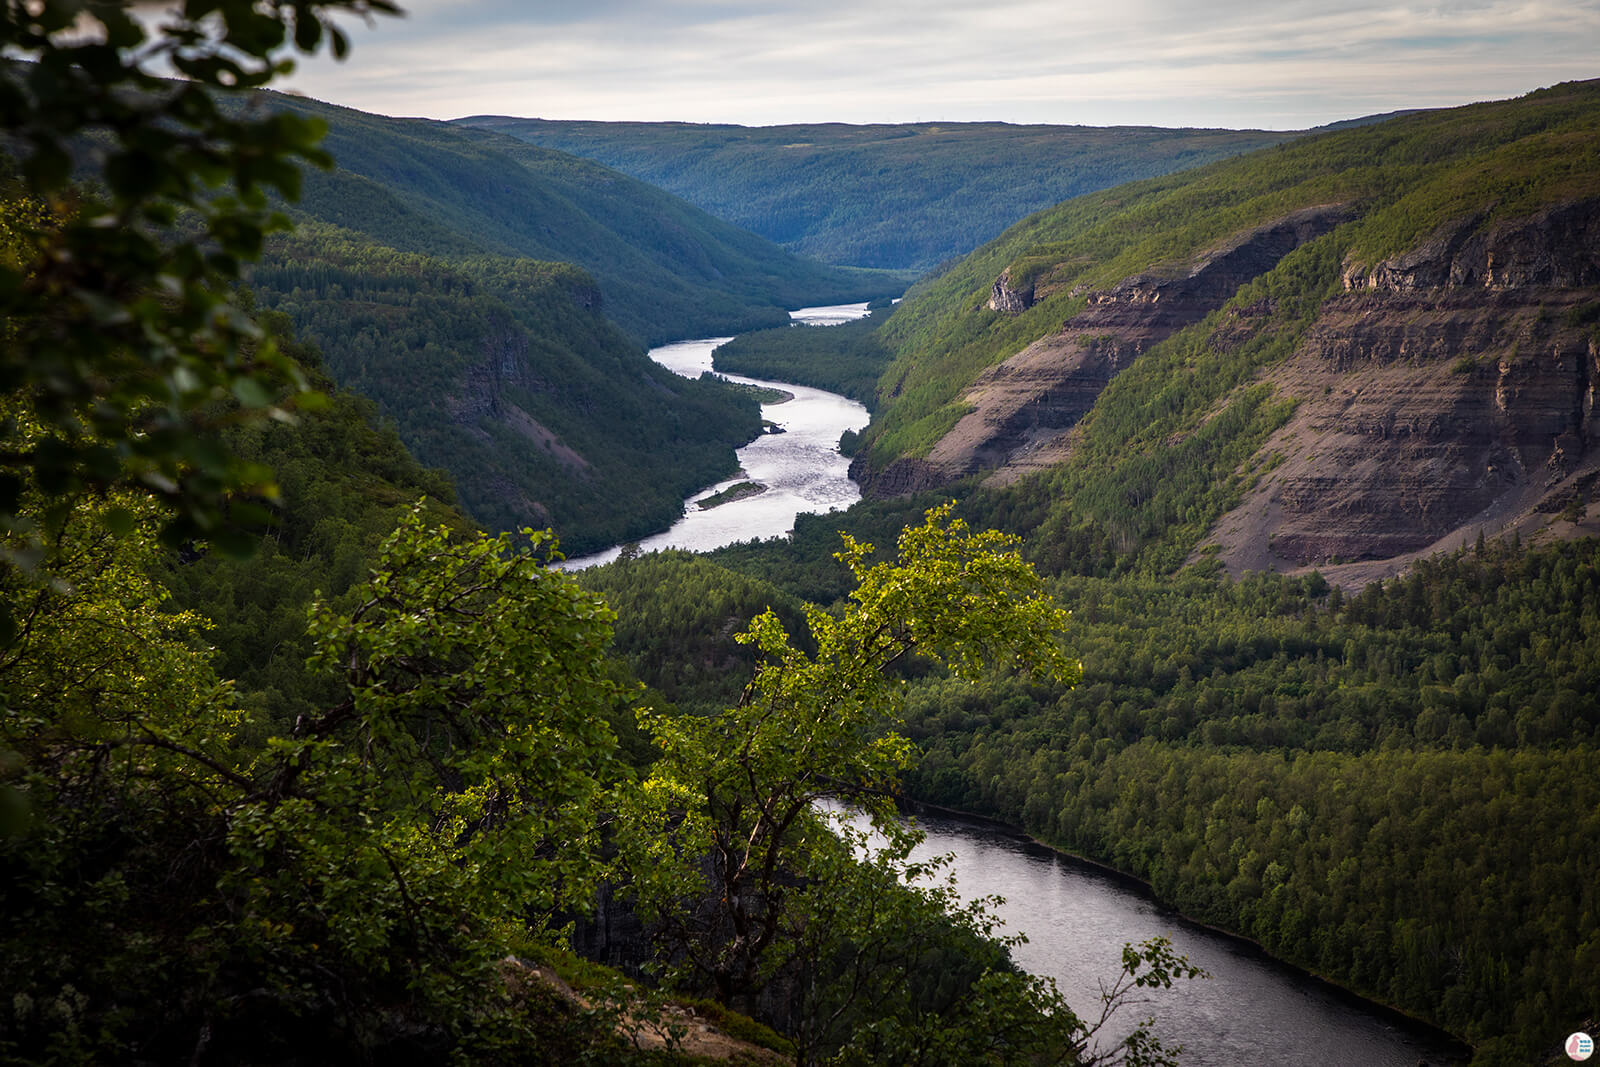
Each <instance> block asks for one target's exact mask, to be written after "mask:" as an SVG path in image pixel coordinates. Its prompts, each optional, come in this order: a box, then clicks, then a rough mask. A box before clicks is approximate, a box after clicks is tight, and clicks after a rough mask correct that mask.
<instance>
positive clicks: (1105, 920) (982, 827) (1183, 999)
mask: <svg viewBox="0 0 1600 1067" xmlns="http://www.w3.org/2000/svg"><path fill="white" fill-rule="evenodd" d="M917 821H918V823H919V825H921V826H922V828H923V830H924V831H926V833H927V835H928V838H927V840H926V841H925V842H924V843H923V845H922V846H921V847H920V848H919V850H918V851H917V853H916V854H915V858H918V859H926V858H928V857H931V856H934V855H940V854H949V855H951V856H952V862H951V868H950V869H951V871H952V872H953V873H954V874H955V876H956V887H957V889H958V891H959V892H960V894H961V896H962V897H963V899H968V900H970V899H973V898H976V897H983V896H990V895H995V894H998V895H999V896H1001V897H1004V898H1005V904H1003V905H1002V906H1000V907H999V908H998V909H996V910H997V913H998V914H999V916H1000V917H1001V918H1002V919H1004V920H1005V932H1007V933H1021V934H1024V935H1026V936H1027V938H1028V942H1027V944H1024V945H1021V946H1019V947H1018V948H1017V949H1015V950H1014V951H1013V956H1014V958H1015V959H1016V961H1017V963H1018V965H1019V966H1021V967H1022V968H1024V969H1025V970H1028V971H1031V972H1032V973H1034V974H1038V975H1043V976H1046V977H1050V978H1054V979H1055V980H1056V985H1057V986H1058V987H1059V988H1060V990H1061V993H1062V995H1063V996H1064V997H1065V998H1066V1000H1067V1003H1068V1004H1071V1005H1072V1006H1073V1008H1074V1010H1076V1011H1077V1012H1078V1013H1079V1014H1080V1015H1087V1014H1089V1013H1090V1012H1091V1011H1098V1005H1099V986H1098V984H1097V983H1098V982H1099V981H1101V980H1105V981H1106V982H1108V983H1109V982H1110V981H1111V980H1112V979H1113V978H1115V977H1116V974H1117V971H1118V969H1119V968H1120V967H1121V965H1122V946H1123V944H1124V943H1125V942H1134V943H1138V942H1140V941H1143V940H1145V939H1147V938H1150V937H1154V936H1156V935H1158V934H1160V935H1165V936H1167V937H1169V938H1171V939H1172V943H1173V947H1174V948H1175V949H1176V950H1177V951H1178V952H1181V953H1183V954H1184V955H1186V956H1188V957H1189V960H1190V962H1192V963H1194V964H1196V965H1197V966H1199V967H1201V968H1203V969H1204V970H1206V971H1207V972H1208V973H1209V974H1210V975H1211V977H1210V978H1206V979H1198V980H1195V981H1190V982H1180V983H1178V984H1176V985H1174V986H1173V988H1172V989H1170V990H1161V991H1158V992H1156V993H1153V994H1152V995H1151V996H1150V997H1149V998H1148V1000H1147V1001H1146V1002H1145V1003H1142V1004H1138V1005H1134V1006H1132V1007H1129V1008H1126V1009H1124V1011H1123V1012H1122V1013H1120V1014H1119V1015H1118V1016H1117V1017H1116V1018H1115V1019H1114V1020H1113V1022H1112V1023H1111V1024H1108V1029H1109V1030H1110V1031H1112V1032H1113V1033H1114V1034H1116V1036H1117V1037H1120V1036H1121V1034H1123V1033H1126V1032H1127V1030H1128V1029H1131V1027H1132V1025H1133V1024H1134V1023H1136V1022H1138V1021H1139V1020H1140V1019H1142V1018H1144V1017H1145V1016H1148V1015H1154V1016H1155V1017H1156V1025H1155V1028H1154V1031H1155V1034H1156V1036H1157V1037H1158V1038H1159V1039H1160V1040H1161V1041H1162V1042H1164V1043H1166V1044H1169V1045H1170V1044H1181V1045H1182V1046H1183V1049H1184V1051H1183V1054H1182V1056H1181V1057H1180V1059H1181V1062H1182V1063H1183V1064H1184V1065H1185V1067H1252V1065H1256V1064H1317V1065H1319V1067H1416V1065H1417V1064H1419V1063H1424V1062H1425V1063H1428V1064H1435V1065H1439V1064H1448V1063H1457V1062H1460V1060H1461V1059H1462V1058H1463V1057H1462V1053H1463V1052H1464V1050H1463V1049H1460V1048H1458V1047H1456V1046H1455V1045H1454V1044H1453V1043H1451V1042H1449V1041H1447V1040H1445V1039H1444V1037H1443V1035H1441V1034H1438V1033H1437V1032H1435V1031H1432V1030H1429V1029H1428V1028H1426V1027H1422V1026H1419V1025H1416V1024H1413V1023H1411V1022H1409V1021H1408V1020H1405V1019H1403V1018H1401V1017H1399V1016H1393V1015H1389V1014H1388V1013H1385V1012H1383V1011H1382V1010H1381V1009H1379V1008H1377V1007H1375V1006H1374V1005H1372V1004H1370V1003H1368V1002H1367V1001H1364V1000H1361V999H1359V998H1358V997H1355V996H1352V995H1351V994H1349V993H1346V992H1345V991H1343V990H1341V989H1339V988H1337V987H1335V986H1332V985H1329V984H1328V983H1326V982H1321V981H1318V980H1316V979H1314V978H1311V977H1309V976H1307V975H1306V974H1304V973H1302V972H1300V971H1297V970H1295V969H1293V968H1291V967H1288V966H1286V965H1285V964H1282V963H1280V962H1278V961H1277V960H1274V959H1272V958H1271V957H1270V956H1268V955H1266V954H1265V953H1264V952H1262V951H1261V950H1260V949H1258V948H1256V947H1255V946H1254V945H1252V944H1250V943H1248V942H1245V941H1241V940H1239V939H1238V938H1233V937H1229V936H1227V935H1226V934H1222V933H1219V932H1217V931H1215V930H1212V929H1209V928H1207V927H1203V926H1200V925H1198V924H1196V923H1192V922H1189V921H1188V920H1186V919H1184V918H1183V917H1182V916H1181V915H1178V914H1177V913H1175V912H1173V911H1170V910H1168V909H1166V908H1163V907H1161V906H1160V905H1158V904H1157V903H1155V901H1154V900H1153V899H1152V898H1151V897H1150V895H1149V894H1148V893H1146V892H1143V891H1142V889H1141V888H1140V887H1139V886H1138V885H1137V883H1134V882H1132V881H1131V880H1129V879H1125V878H1122V877H1120V876H1118V875H1116V874H1113V873H1111V872H1109V871H1106V870H1104V869H1102V868H1098V867H1095V866H1094V865H1092V864H1088V863H1084V862H1082V861H1079V860H1075V859H1073V858H1071V857H1069V856H1063V855H1061V854H1059V853H1057V852H1054V851H1053V850H1051V849H1048V848H1045V847H1043V846H1041V845H1038V844H1035V843H1033V842H1031V841H1029V840H1027V839H1026V838H1023V837H1020V836H1018V835H1016V834H1012V833H1008V832H1006V831H1004V830H1000V829H997V828H995V827H993V826H990V825H986V824H981V823H977V822H971V821H965V820H958V819H950V818H942V817H938V816H929V815H923V816H919V817H918V820H917ZM1118 1022H1120V1023H1121V1029H1120V1030H1118V1029H1117V1023H1118ZM1105 1043H1106V1044H1109V1043H1110V1042H1105Z"/></svg>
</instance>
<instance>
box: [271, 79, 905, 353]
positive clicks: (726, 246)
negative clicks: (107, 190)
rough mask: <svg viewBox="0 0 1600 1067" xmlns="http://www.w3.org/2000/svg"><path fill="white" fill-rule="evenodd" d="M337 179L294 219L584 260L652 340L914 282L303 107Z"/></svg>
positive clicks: (511, 155) (616, 313) (543, 157)
mask: <svg viewBox="0 0 1600 1067" xmlns="http://www.w3.org/2000/svg"><path fill="white" fill-rule="evenodd" d="M270 103H271V106H272V107H274V108H280V109H288V110H292V111H293V112H295V113H296V114H301V115H306V116H310V117H315V118H318V119H321V120H322V121H324V122H326V123H327V124H328V134H327V136H326V137H325V138H324V140H323V146H324V147H325V148H326V149H327V150H328V151H329V152H330V153H331V154H332V155H333V157H334V159H335V160H336V161H337V164H338V165H337V168H336V169H334V170H332V171H328V172H322V171H317V170H314V169H310V170H307V172H306V176H305V187H304V190H303V192H302V195H301V197H300V200H299V202H298V203H297V204H296V205H295V208H294V210H295V213H296V214H297V215H298V216H299V217H301V218H308V219H316V220H319V221H323V222H329V223H333V224H335V225H338V226H342V227H344V228H346V229H351V230H355V231H357V232H360V233H363V234H365V235H367V236H368V237H370V238H372V239H373V240H374V241H376V242H378V243H379V244H383V245H387V246H388V247H391V248H394V249H397V250H399V251H403V252H419V253H424V254H428V255H433V256H446V257H452V256H460V255H470V254H474V253H477V254H494V255H503V256H514V257H515V256H520V257H527V258H529V259H536V260H546V261H553V262H562V263H573V264H576V265H577V266H579V267H582V268H583V269H584V270H586V271H588V272H589V274H591V275H592V276H593V277H594V279H595V281H596V283H597V285H598V286H599V288H600V292H601V295H602V297H603V299H604V301H605V307H606V315H607V317H608V318H610V319H611V320H612V321H613V322H615V323H616V324H617V325H618V326H620V327H622V329H623V330H624V331H625V332H627V333H628V334H630V335H631V336H633V337H634V338H636V339H638V340H640V341H643V342H645V343H647V344H660V343H662V342H664V341H675V340H681V339H684V338H688V337H714V336H717V335H720V334H727V333H734V332H737V331H739V330H747V329H753V328H755V327H757V326H762V325H775V324H777V323H780V322H783V321H784V319H785V316H784V311H785V309H788V308H796V307H804V306H807V305H813V304H837V303H845V302H848V301H852V300H866V299H869V298H871V297H876V296H884V295H899V292H900V290H901V289H902V288H904V280H903V278H902V277H901V276H896V275H885V274H883V273H882V272H871V271H851V270H841V269H839V268H837V267H829V266H825V265H824V264H822V263H819V262H817V261H816V260H814V259H810V258H805V257H803V256H799V255H795V254H793V253H791V252H787V251H785V250H784V249H781V248H778V247H776V246H775V245H774V244H773V243H772V242H770V241H768V240H763V239H762V238H760V237H758V236H756V235H754V234H752V233H750V232H749V231H748V230H746V229H741V228H740V227H739V226H737V225H732V224H730V223H728V222H725V221H723V220H721V219H720V218H716V217H713V216H712V215H710V214H708V213H706V212H705V211H703V210H701V209H698V208H695V207H693V206H691V205H690V204H688V203H686V202H684V201H683V200H680V199H678V198H677V197H675V196H672V195H670V194H669V193H665V192H662V191H661V190H660V189H657V188H655V187H654V186H651V185H648V184H646V183H645V182H642V181H639V180H637V179H635V178H630V177H628V176H627V175H626V174H623V173H619V172H617V171H615V170H611V169H608V168H606V167H604V166H600V165H598V164H596V163H593V162H590V161H589V160H586V159H580V158H578V157H576V156H573V155H568V154H566V153H564V152H558V151H550V150H543V149H538V148H535V147H533V146H531V145H528V144H525V143H523V142H521V141H518V140H516V139H515V138H511V137H506V136H499V135H496V134H493V133H490V132H487V131H480V130H471V129H464V128H461V127H458V126H454V125H451V124H449V123H442V122H431V121H427V120H423V119H395V118H389V117H387V116H383V115H370V114H367V113H365V112H360V111H354V110H352V109H350V108H342V107H337V106H335V105H332V104H323V103H320V102H317V101H313V100H307V99H304V98H301V97H292V96H281V95H274V96H272V97H270Z"/></svg>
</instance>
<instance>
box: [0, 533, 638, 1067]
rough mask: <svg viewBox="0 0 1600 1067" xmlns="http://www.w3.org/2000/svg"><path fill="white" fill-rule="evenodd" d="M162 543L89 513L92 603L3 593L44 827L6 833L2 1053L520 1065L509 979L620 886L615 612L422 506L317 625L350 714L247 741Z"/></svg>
mask: <svg viewBox="0 0 1600 1067" xmlns="http://www.w3.org/2000/svg"><path fill="white" fill-rule="evenodd" d="M120 506H124V507H135V506H136V505H135V504H134V503H133V502H122V503H121V504H120ZM147 510H148V511H151V512H153V511H154V509H153V508H148V509H147ZM153 526H154V521H153V515H151V516H147V517H146V518H145V519H144V520H143V521H142V523H141V526H140V527H139V530H138V531H137V533H136V535H130V536H128V537H124V538H115V537H113V536H111V535H109V534H108V533H106V532H105V530H104V527H103V523H101V522H100V516H99V515H97V514H96V508H95V507H94V506H86V507H83V508H79V509H77V510H75V511H74V513H73V515H72V517H71V519H70V521H69V522H68V524H67V525H66V527H65V528H64V532H63V537H62V539H61V540H60V541H59V542H58V546H57V552H58V555H55V556H53V557H52V558H51V560H49V565H50V567H51V571H52V573H54V574H56V575H58V576H59V577H60V578H61V579H63V580H71V581H72V583H73V584H72V586H71V587H70V588H69V587H67V586H66V585H65V584H62V585H58V586H52V587H48V588H46V589H43V590H40V589H37V588H35V587H34V586H32V585H31V584H29V583H23V584H20V585H19V584H18V575H17V572H15V571H12V572H10V575H9V580H8V584H7V587H6V589H5V593H6V596H7V598H8V600H10V601H11V602H12V603H13V604H18V605H25V606H26V609H27V610H26V613H25V617H26V618H27V621H28V626H27V628H26V631H25V637H24V639H23V640H22V641H21V642H19V643H17V644H15V645H14V646H13V647H12V649H11V650H10V651H9V652H8V654H7V658H6V660H5V662H4V664H3V665H0V666H3V670H0V685H3V687H4V688H3V692H0V695H3V697H4V703H3V706H4V708H5V711H4V730H3V733H0V742H3V744H4V745H5V746H6V747H7V748H8V749H11V750H13V751H15V752H16V753H17V755H18V761H19V766H18V767H17V768H16V771H15V774H14V775H13V776H12V777H13V780H14V781H16V782H17V783H19V786H20V789H21V791H22V793H23V795H24V796H25V798H26V799H27V801H28V807H29V812H30V819H29V822H28V824H27V827H26V829H25V830H24V831H23V832H22V833H20V834H16V835H9V836H8V837H7V838H6V839H4V840H3V841H0V851H3V853H4V856H5V863H4V864H3V865H0V866H3V869H4V870H5V872H6V874H5V877H4V879H3V881H0V897H3V899H4V904H5V908H6V911H7V914H10V915H15V916H26V917H27V921H26V922H23V923H17V924H9V925H8V927H7V932H6V934H5V936H4V944H3V951H0V968H3V973H4V976H5V984H6V987H7V988H8V989H10V990H12V991H13V992H14V995H13V997H12V999H11V1001H10V1003H8V1005H7V1012H6V1014H5V1015H4V1016H0V1041H3V1042H4V1043H5V1048H6V1051H7V1053H8V1055H15V1056H21V1057H23V1058H26V1059H32V1058H44V1057H64V1058H68V1059H74V1060H76V1059H85V1060H103V1059H107V1058H117V1059H120V1058H124V1057H126V1056H127V1055H128V1054H129V1053H131V1052H134V1051H137V1052H138V1054H139V1055H140V1056H143V1057H153V1058H156V1059H172V1058H176V1057H177V1056H179V1055H191V1054H192V1055H199V1054H200V1053H201V1052H202V1051H205V1052H208V1054H211V1055H217V1056H220V1057H222V1058H235V1057H238V1056H240V1055H242V1054H244V1053H245V1050H246V1049H248V1050H249V1055H251V1056H252V1057H258V1058H259V1057H261V1056H263V1055H268V1056H271V1055H279V1056H281V1055H285V1054H288V1053H289V1052H291V1051H292V1050H296V1049H304V1048H306V1047H310V1046H315V1047H317V1048H318V1049H319V1050H320V1054H323V1055H335V1054H340V1053H339V1050H344V1053H343V1054H348V1055H362V1054H364V1053H363V1052H362V1050H363V1049H365V1050H366V1051H367V1052H368V1053H370V1052H371V1051H372V1050H373V1049H374V1048H381V1047H389V1048H390V1050H391V1053H393V1054H401V1053H404V1054H409V1055H416V1054H439V1053H441V1052H442V1051H443V1050H446V1049H449V1048H452V1047H454V1048H457V1049H467V1048H472V1049H477V1050H478V1051H479V1053H480V1054H481V1053H484V1052H486V1051H488V1050H490V1049H496V1048H498V1049H500V1050H501V1051H502V1052H504V1051H506V1050H508V1049H510V1048H511V1047H512V1046H511V1044H510V1042H511V1041H512V1040H513V1037H514V1035H515V1034H516V1033H517V1031H518V1028H519V1027H521V1026H523V1025H525V1022H526V1021H525V1020H524V1019H522V1018H521V1017H520V1016H519V1012H518V1010H517V1008H516V1005H514V1004H513V1003H512V1002H511V1001H510V1000H509V999H508V997H507V993H506V991H505V987H504V986H503V984H502V983H501V982H500V981H499V980H498V975H499V970H498V968H499V962H498V961H499V960H500V959H501V958H502V957H504V956H505V955H506V954H507V952H508V951H509V950H510V947H511V945H512V944H513V940H512V939H513V938H524V937H526V934H525V933H524V931H526V930H527V929H529V927H530V924H531V928H532V929H533V930H534V931H536V932H537V931H547V930H548V929H549V926H548V921H549V917H550V916H552V915H553V914H554V913H556V912H557V911H558V910H562V911H564V910H565V909H568V908H570V907H572V906H573V905H574V904H578V903H581V902H583V901H585V900H586V899H587V897H588V893H589V890H590V888H591V887H592V885H593V880H594V878H595V877H596V876H597V874H598V871H599V864H598V853H597V843H596V841H595V839H594V836H593V834H594V831H595V823H594V819H593V814H592V813H593V810H594V800H595V796H596V791H597V790H598V789H599V788H600V786H601V784H602V783H603V782H604V781H606V780H608V779H609V778H610V776H611V770H610V764H609V760H610V754H611V752H612V749H613V747H614V741H613V739H612V737H611V734H610V732H609V730H608V729H607V728H606V726H605V719H606V713H607V712H608V711H609V703H610V702H611V701H612V700H614V699H615V691H614V690H613V689H612V688H611V687H610V685H609V683H608V682H607V681H606V677H605V668H604V649H605V645H606V642H607V640H608V638H609V626H608V618H609V616H608V613H607V612H606V611H605V609H604V608H603V606H602V605H600V604H599V603H598V602H596V601H595V600H594V599H593V598H592V597H590V596H588V595H586V594H583V593H582V592H581V591H579V590H578V589H577V588H576V586H574V585H573V584H572V582H571V581H570V580H569V579H566V578H564V577H562V576H560V575H558V574H556V573H554V572H551V571H548V570H545V569H544V568H543V567H542V565H541V564H540V563H539V561H538V559H537V557H536V556H535V555H534V554H531V553H530V551H528V550H522V551H514V550H513V549H512V546H511V544H510V540H509V537H507V536H502V537H500V538H497V539H490V538H484V537H482V536H479V537H477V538H473V539H469V540H466V541H458V540H455V539H453V538H451V537H450V536H449V535H448V534H447V533H446V532H444V531H443V530H438V529H435V530H430V529H427V528H426V527H425V526H424V525H423V522H422V520H421V518H420V516H418V515H415V514H414V515H412V516H411V517H410V518H408V519H407V520H406V521H405V522H404V523H403V524H402V526H401V529H399V530H398V531H396V532H395V534H394V535H393V536H392V537H391V538H390V539H389V540H388V541H387V542H386V543H385V545H384V546H383V551H382V555H381V558H380V565H379V570H378V571H377V573H375V574H374V576H373V578H372V580H371V582H370V583H369V584H368V585H367V586H366V587H365V588H364V589H363V591H362V593H361V594H360V595H361V600H360V603H359V604H358V605H357V606H356V607H355V608H354V610H352V611H349V612H338V611H335V610H333V609H332V608H331V607H329V606H328V605H325V604H323V605H319V606H318V607H317V609H316V610H315V612H314V613H313V618H312V625H311V630H312V634H313V636H314V638H315V640H316V642H317V647H316V650H315V653H314V657H313V659H314V662H315V664H317V665H318V666H320V667H322V668H323V669H326V670H328V671H330V672H333V673H335V674H336V675H337V676H339V678H340V680H341V683H342V689H343V697H342V699H340V700H339V701H338V702H337V703H335V704H333V705H331V706H328V707H325V708H323V709H321V710H320V711H318V712H317V713H315V714H312V715H306V716H302V717H301V718H299V719H298V720H297V721H296V722H295V723H294V725H293V727H292V728H291V729H290V730H289V731H288V732H287V733H284V734H280V735H277V736H274V737H271V738H269V739H267V740H266V741H265V743H264V744H262V745H259V746H256V745H251V746H241V745H236V744H235V743H234V740H235V738H238V737H241V736H242V735H243V734H244V733H245V732H246V729H247V725H248V724H247V723H246V722H245V718H244V716H243V714H242V713H240V712H238V711H236V710H233V709H232V707H231V705H230V701H229V697H230V693H229V690H228V688H227V687H226V686H225V685H222V684H219V683H218V682H217V680H216V678H215V676H214V675H213V674H212V673H211V671H210V669H209V666H208V664H207V663H206V660H205V658H204V657H202V656H198V655H196V654H195V653H194V651H193V650H192V648H191V646H190V644H189V640H190V635H192V634H193V633H194V632H195V631H196V629H197V627H198V625H199V620H198V619H197V618H196V617H195V616H193V615H192V614H177V615H173V614H168V613H166V612H165V611H163V610H161V606H160V605H161V601H162V599H163V595H162V593H161V591H160V589H159V587H158V586H157V585H156V584H155V583H154V582H153V581H152V580H151V579H150V577H149V574H150V573H151V571H152V570H153V569H154V568H153V563H154V559H153V557H154V556H155V554H156V552H157V545H156V542H155V541H154V538H153V537H152V536H151V533H150V531H151V530H152V529H153ZM530 548H532V549H537V548H538V545H537V539H535V543H534V544H533V545H531V546H530ZM516 943H519V944H520V943H521V941H517V942H516Z"/></svg>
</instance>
